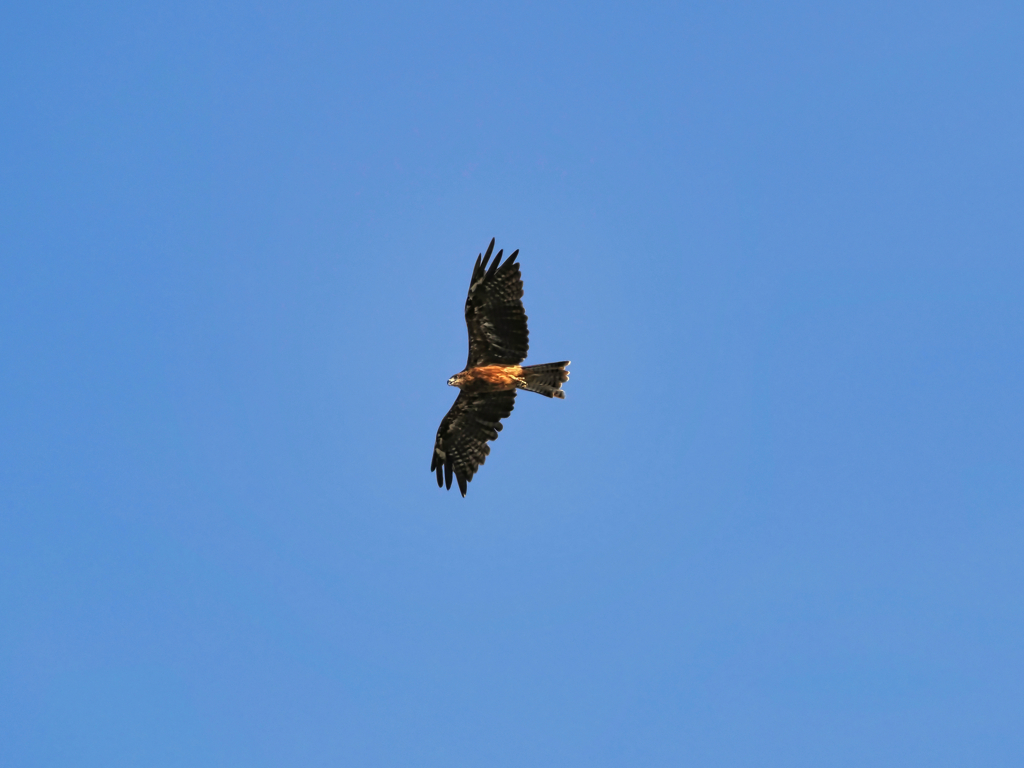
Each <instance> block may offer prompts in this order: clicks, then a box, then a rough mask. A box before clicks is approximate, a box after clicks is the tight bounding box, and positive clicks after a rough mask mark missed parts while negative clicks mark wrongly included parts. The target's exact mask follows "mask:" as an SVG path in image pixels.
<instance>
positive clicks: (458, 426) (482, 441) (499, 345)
mask: <svg viewBox="0 0 1024 768" xmlns="http://www.w3.org/2000/svg"><path fill="white" fill-rule="evenodd" d="M493 250H494V240H493V239H491V244H490V245H488V246H487V253H486V254H484V255H483V256H477V257H476V266H474V267H473V277H472V279H471V280H470V281H469V295H468V296H467V297H466V327H467V328H468V329H469V360H467V361H466V367H465V369H464V370H462V371H461V372H459V373H457V374H455V375H454V376H452V377H451V378H450V379H448V386H450V387H458V388H459V389H460V390H461V391H460V392H459V396H458V397H457V398H455V404H454V405H452V407H451V410H449V411H448V415H447V416H445V417H444V420H443V421H442V422H441V426H440V427H438V429H437V437H436V438H435V439H434V453H433V455H432V456H431V459H430V471H431V472H436V473H437V487H438V488H440V487H441V485H442V484H443V485H444V486H445V487H446V488H448V489H450V488H451V487H452V475H453V474H454V475H455V479H456V480H457V481H458V483H459V490H460V491H462V495H463V496H465V495H466V484H467V483H468V482H469V481H470V480H472V479H473V475H474V474H475V473H476V471H477V469H478V468H479V467H480V465H481V464H483V463H484V461H485V460H486V459H487V454H489V453H490V452H491V448H490V446H489V445H487V441H488V440H497V439H498V433H499V432H500V431H501V420H502V419H504V418H505V417H506V416H508V415H509V414H510V413H512V408H513V407H515V400H516V390H517V389H525V390H528V391H530V392H538V393H539V394H542V395H544V396H545V397H557V398H559V399H561V400H564V399H565V393H564V392H563V391H562V383H563V382H566V381H568V380H569V372H568V371H567V370H565V367H566V366H567V365H569V361H568V360H563V361H562V362H560V363H545V364H544V365H527V366H520V365H519V364H520V363H521V362H523V360H525V359H526V352H527V350H528V349H529V348H530V333H529V331H528V330H527V329H526V312H524V311H523V302H522V298H523V278H522V276H521V275H520V274H519V265H518V264H516V256H518V255H519V251H518V250H516V251H514V252H513V253H512V255H511V256H509V257H508V259H507V260H506V261H505V263H504V264H502V263H501V254H502V252H501V251H498V255H497V256H495V257H494V261H493V262H491V266H490V267H488V266H487V262H489V261H490V259H491V252H492V251H493ZM442 472H443V473H444V474H443V477H442Z"/></svg>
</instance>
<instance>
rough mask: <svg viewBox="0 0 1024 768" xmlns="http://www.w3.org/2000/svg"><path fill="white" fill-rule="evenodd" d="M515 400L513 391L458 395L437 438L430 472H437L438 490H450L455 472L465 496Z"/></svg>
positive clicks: (438, 431) (461, 393)
mask: <svg viewBox="0 0 1024 768" xmlns="http://www.w3.org/2000/svg"><path fill="white" fill-rule="evenodd" d="M515 401H516V391H515V390H514V389H510V390H505V391H502V392H480V393H477V394H468V393H466V392H459V396H458V397H457V398H456V399H455V404H454V405H452V407H451V410H449V411H448V415H447V416H445V417H444V419H443V420H442V421H441V426H440V427H438V429H437V437H436V438H435V439H434V454H433V456H432V457H431V459H430V471H431V472H436V473H437V487H438V488H440V487H441V485H442V484H443V485H445V486H446V487H447V488H451V487H452V474H453V473H454V475H455V478H456V479H457V480H458V482H459V490H460V491H462V495H463V496H465V495H466V483H468V482H469V481H470V480H472V479H473V475H474V474H475V473H476V470H477V468H478V467H479V466H480V465H481V464H483V463H484V461H486V459H487V454H489V453H490V452H491V447H490V446H489V445H487V441H488V440H497V439H498V433H499V432H501V420H502V419H504V418H505V417H506V416H508V415H509V414H510V413H512V409H513V408H514V407H515ZM442 469H443V470H444V478H443V481H442V477H441V472H442Z"/></svg>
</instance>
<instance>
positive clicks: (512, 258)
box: [505, 248, 519, 267]
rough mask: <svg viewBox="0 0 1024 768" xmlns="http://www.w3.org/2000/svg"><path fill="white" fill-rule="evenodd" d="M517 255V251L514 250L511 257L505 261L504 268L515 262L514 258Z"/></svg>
mask: <svg viewBox="0 0 1024 768" xmlns="http://www.w3.org/2000/svg"><path fill="white" fill-rule="evenodd" d="M518 255H519V249H518V248H516V249H515V250H514V251H512V255H511V256H509V257H508V258H507V259H505V266H506V267H508V266H509V265H511V264H512V262H513V261H515V260H516V256H518Z"/></svg>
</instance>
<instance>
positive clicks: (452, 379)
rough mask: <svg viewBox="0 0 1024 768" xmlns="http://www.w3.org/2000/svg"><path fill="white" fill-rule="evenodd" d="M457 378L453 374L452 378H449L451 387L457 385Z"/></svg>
mask: <svg viewBox="0 0 1024 768" xmlns="http://www.w3.org/2000/svg"><path fill="white" fill-rule="evenodd" d="M455 378H456V377H455V376H452V377H451V378H450V379H448V386H449V387H454V386H457V384H456V381H455Z"/></svg>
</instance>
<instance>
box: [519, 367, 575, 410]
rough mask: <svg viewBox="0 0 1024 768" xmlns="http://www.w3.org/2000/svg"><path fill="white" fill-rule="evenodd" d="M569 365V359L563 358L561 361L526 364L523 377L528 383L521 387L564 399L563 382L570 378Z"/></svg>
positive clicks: (546, 395)
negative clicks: (567, 368) (566, 368)
mask: <svg viewBox="0 0 1024 768" xmlns="http://www.w3.org/2000/svg"><path fill="white" fill-rule="evenodd" d="M567 365H569V361H568V360H563V361H562V362H560V363H544V364H543V365H524V366H523V379H524V380H525V381H526V385H525V386H520V387H519V389H525V390H527V391H529V392H536V393H538V394H541V395H544V396H545V397H557V398H558V399H559V400H564V399H565V392H563V391H562V384H564V383H565V382H567V381H568V380H569V372H568V371H567V370H565V367H566V366H567Z"/></svg>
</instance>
